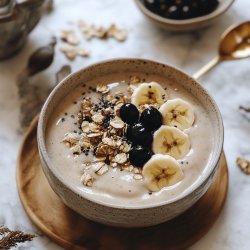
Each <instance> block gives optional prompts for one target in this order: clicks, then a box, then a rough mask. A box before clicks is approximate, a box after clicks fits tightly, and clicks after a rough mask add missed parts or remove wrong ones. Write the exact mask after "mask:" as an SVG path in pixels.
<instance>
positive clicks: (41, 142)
mask: <svg viewBox="0 0 250 250" xmlns="http://www.w3.org/2000/svg"><path fill="white" fill-rule="evenodd" d="M126 61H127V62H129V61H131V62H133V61H138V62H141V63H144V62H147V63H151V64H152V63H153V64H156V65H158V66H165V67H168V68H170V69H171V70H174V71H176V72H178V73H179V74H182V75H185V77H187V78H188V79H190V80H192V81H193V83H194V84H195V85H197V86H198V87H199V88H200V89H201V90H202V91H203V93H204V94H205V95H206V96H207V97H208V99H209V101H210V102H211V103H212V106H213V108H214V109H215V112H216V117H217V120H218V125H219V126H218V128H219V135H220V136H219V137H220V138H219V145H218V146H217V151H215V153H214V157H213V158H214V159H213V160H212V161H211V162H210V163H209V165H208V166H207V168H208V171H206V173H205V174H204V175H202V177H201V178H199V179H198V180H197V181H196V182H195V183H193V185H192V186H191V188H190V187H189V189H188V192H185V191H184V192H183V193H181V194H180V195H178V196H176V197H174V198H173V199H171V200H167V201H159V202H157V203H153V204H143V205H118V204H115V205H114V204H109V203H108V202H104V201H99V200H97V199H92V198H89V197H86V196H85V195H84V192H80V190H79V189H77V188H75V187H73V186H72V185H69V183H67V182H66V181H65V178H64V177H63V176H62V175H60V174H59V173H58V172H57V171H56V169H55V168H53V164H52V161H51V160H50V158H49V156H48V152H47V150H46V140H45V133H46V126H47V123H48V122H47V123H46V124H45V122H44V119H43V118H44V116H45V113H46V111H47V109H48V107H49V104H50V102H51V100H52V99H53V97H54V95H55V93H56V92H57V91H58V89H60V88H61V87H63V86H65V85H67V82H68V79H70V78H72V77H74V76H76V75H78V74H82V72H84V71H87V70H89V69H91V68H94V67H96V66H99V65H102V64H107V63H116V62H126ZM48 120H49V118H48V119H47V121H48ZM37 140H38V149H39V153H40V158H42V160H43V161H44V162H45V164H46V167H47V168H48V169H49V170H50V172H51V173H52V174H53V176H54V177H55V178H56V179H57V180H59V182H61V183H62V184H63V185H64V186H65V187H66V188H67V189H68V190H70V191H71V192H73V193H75V194H76V195H78V196H80V197H81V198H83V199H85V200H88V201H90V202H93V203H96V204H99V205H101V206H105V207H110V208H116V209H128V210H135V209H136V210H140V209H151V208H156V207H161V206H165V205H169V204H172V203H175V202H178V201H180V200H182V199H185V198H186V197H188V196H189V195H190V194H192V193H193V192H195V191H196V190H198V189H199V187H200V186H202V185H203V184H205V183H206V181H207V180H208V179H209V178H210V177H211V176H212V175H213V173H214V170H215V169H216V167H217V166H218V164H219V161H220V157H221V154H222V151H223V143H224V127H223V120H222V116H221V113H220V110H219V108H218V106H217V104H216V102H215V101H214V99H213V98H212V96H211V95H210V94H209V93H208V92H207V90H206V89H205V88H203V87H202V85H201V84H199V83H198V82H197V81H196V80H195V79H194V78H193V77H191V76H189V75H188V74H186V73H184V72H183V71H181V70H180V69H178V68H176V67H173V66H170V65H168V64H165V63H160V62H157V61H154V60H149V59H142V58H114V59H109V60H103V61H98V62H96V63H93V64H91V65H88V66H87V67H84V68H81V69H79V70H77V71H75V72H73V73H71V74H70V75H68V76H67V77H66V78H64V79H63V80H62V81H61V82H60V83H58V84H57V86H56V87H55V88H54V89H53V90H52V92H51V93H50V95H49V96H48V98H47V100H46V102H45V103H44V105H43V107H42V110H41V113H40V115H39V120H38V128H37ZM43 171H44V168H43ZM44 172H45V171H44ZM45 176H46V178H47V179H48V177H47V175H46V173H45Z"/></svg>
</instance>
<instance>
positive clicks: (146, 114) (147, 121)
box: [140, 107, 163, 131]
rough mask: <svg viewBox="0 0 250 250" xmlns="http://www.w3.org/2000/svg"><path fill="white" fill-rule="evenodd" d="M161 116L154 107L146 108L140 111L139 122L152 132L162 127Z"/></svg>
mask: <svg viewBox="0 0 250 250" xmlns="http://www.w3.org/2000/svg"><path fill="white" fill-rule="evenodd" d="M162 120H163V118H162V115H161V113H160V112H159V110H158V109H156V108H154V107H149V108H146V109H144V110H143V111H142V113H141V117H140V122H141V123H142V124H143V125H144V126H145V127H146V128H148V129H149V130H151V131H154V130H156V129H158V128H159V127H160V126H161V125H162Z"/></svg>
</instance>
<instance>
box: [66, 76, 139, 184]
mask: <svg viewBox="0 0 250 250" xmlns="http://www.w3.org/2000/svg"><path fill="white" fill-rule="evenodd" d="M138 81H139V80H138V79H137V80H135V79H131V84H130V85H129V87H128V92H129V91H130V92H132V91H133V90H132V89H131V88H133V85H134V84H138V83H139V82H138ZM95 91H96V92H98V93H100V99H99V101H98V102H93V101H92V100H91V98H90V97H83V100H82V101H81V104H80V110H79V112H78V114H77V125H78V128H79V132H77V131H74V132H69V133H66V134H65V136H64V138H63V142H64V143H65V144H66V145H67V146H68V147H69V148H70V149H71V150H72V153H73V154H74V155H80V154H85V155H86V156H88V155H89V154H91V156H93V157H91V160H90V161H88V162H85V163H83V175H82V177H81V182H82V184H83V185H85V186H92V185H93V183H94V181H95V179H96V178H95V175H97V176H102V175H104V174H105V173H107V172H108V171H109V169H110V168H119V169H120V170H121V171H123V170H124V171H128V172H133V174H134V176H133V177H134V179H135V180H140V179H142V178H143V177H142V175H141V169H139V168H137V167H134V166H132V165H131V164H130V162H129V154H128V153H129V151H130V149H131V143H130V142H129V141H127V139H126V137H125V133H126V130H127V124H125V123H124V122H123V121H122V120H121V118H120V117H119V110H120V108H121V106H122V105H123V104H124V103H128V102H130V97H129V96H127V95H125V94H123V93H121V92H116V93H114V94H110V89H109V87H108V86H107V85H98V86H97V87H96V90H95ZM90 170H91V171H90ZM93 173H94V174H93ZM97 176H96V177H97Z"/></svg>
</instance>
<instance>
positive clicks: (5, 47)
mask: <svg viewBox="0 0 250 250" xmlns="http://www.w3.org/2000/svg"><path fill="white" fill-rule="evenodd" d="M43 2H44V0H21V1H16V0H0V37H1V39H0V60H2V59H5V58H8V57H10V56H12V55H14V54H15V53H16V52H17V51H18V50H20V49H21V48H22V46H23V45H24V43H25V41H26V38H27V36H28V34H29V32H30V31H31V30H32V29H33V28H34V27H35V26H36V24H37V23H38V21H39V19H40V17H41V11H40V10H41V6H42V4H43Z"/></svg>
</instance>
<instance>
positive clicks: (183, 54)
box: [0, 0, 250, 250]
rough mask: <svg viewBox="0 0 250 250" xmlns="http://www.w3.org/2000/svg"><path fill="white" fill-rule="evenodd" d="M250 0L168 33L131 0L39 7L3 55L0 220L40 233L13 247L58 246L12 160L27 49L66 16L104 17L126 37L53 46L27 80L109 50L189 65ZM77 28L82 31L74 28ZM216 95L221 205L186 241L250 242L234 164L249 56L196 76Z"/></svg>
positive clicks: (248, 137)
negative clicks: (77, 48)
mask: <svg viewBox="0 0 250 250" xmlns="http://www.w3.org/2000/svg"><path fill="white" fill-rule="evenodd" d="M249 9H250V1H249V0H237V1H236V2H235V4H234V5H233V6H232V8H231V9H230V10H229V11H228V12H227V13H226V14H225V15H224V16H223V18H221V20H220V21H218V22H217V23H216V24H215V25H213V26H211V27H209V28H207V29H204V30H202V31H199V32H192V33H186V34H176V33H169V32H166V31H163V30H160V29H158V28H156V27H155V26H154V25H153V24H151V23H150V22H148V21H147V20H146V19H145V17H144V16H143V15H142V14H141V13H140V12H139V10H138V9H137V7H136V6H135V3H134V2H133V1H126V0H119V1H118V0H105V1H92V0H85V1H80V0H78V1H75V0H63V1H62V0H57V1H55V8H54V10H53V12H51V13H50V14H44V16H43V18H42V20H41V22H40V23H39V25H38V26H37V27H36V29H35V30H34V31H33V32H32V34H31V35H30V37H29V40H28V42H27V44H26V46H25V47H24V49H23V50H22V51H21V52H20V53H19V54H18V55H16V56H15V57H13V58H11V59H9V60H6V61H3V62H0V171H1V174H0V192H1V195H0V224H4V225H5V226H7V227H9V228H11V229H22V230H24V231H26V232H33V233H36V234H38V237H36V238H35V240H34V241H32V242H31V243H27V244H22V245H20V246H18V247H17V249H36V250H38V249H52V250H56V249H61V248H60V247H59V246H57V245H56V244H54V243H53V242H51V241H50V240H49V239H48V238H47V237H46V236H44V235H42V234H41V233H40V232H39V231H38V229H37V228H36V227H34V226H33V225H32V224H31V222H30V221H29V219H28V217H27V216H26V214H25V212H24V210H23V208H22V206H21V203H20V200H19V197H18V194H17V189H16V182H15V167H16V158H17V152H18V147H19V143H20V140H21V133H20V122H19V115H20V112H19V106H20V100H19V97H18V91H17V86H16V78H17V75H18V74H19V73H20V72H21V71H22V70H23V68H24V67H25V65H26V63H27V59H28V56H29V55H30V54H31V52H32V51H34V50H35V49H36V48H38V47H40V46H43V45H46V44H47V43H48V41H49V40H50V37H51V36H52V35H54V34H57V35H58V34H59V30H60V29H64V28H67V27H71V26H70V25H72V24H69V23H68V21H77V20H78V19H83V20H85V21H87V22H90V23H96V24H104V25H109V24H110V23H112V22H115V23H116V24H117V25H118V26H120V27H124V28H126V29H127V31H128V39H127V40H126V41H125V42H124V43H119V42H117V41H114V40H108V41H100V40H95V39H94V40H92V41H90V42H86V41H84V40H83V42H82V44H83V46H84V47H85V48H86V49H89V50H90V53H91V56H90V57H89V58H80V57H79V58H77V59H76V60H75V61H74V62H69V61H68V60H67V59H66V58H65V56H64V55H63V54H62V53H60V52H59V49H58V45H57V47H56V55H55V59H54V61H53V64H52V65H51V67H49V69H47V70H45V71H43V72H41V73H39V74H38V75H37V76H35V77H33V79H32V84H34V85H35V86H37V88H38V90H39V92H40V93H44V91H46V90H47V89H48V88H49V86H51V84H50V83H55V72H56V71H58V70H59V68H60V67H61V66H62V65H64V64H68V63H70V65H71V67H72V69H73V71H74V70H77V69H79V68H81V67H84V66H86V65H89V64H91V63H93V62H97V61H99V60H104V59H108V58H114V57H140V58H148V59H154V60H158V61H160V62H164V63H168V64H172V65H174V66H177V67H178V68H181V69H182V70H184V71H186V72H187V73H190V74H192V73H194V72H195V71H196V70H198V69H199V68H200V67H201V66H202V65H204V64H205V63H206V62H208V61H209V60H210V59H211V58H212V57H213V56H215V54H216V50H217V47H218V41H219V37H220V34H221V33H222V32H223V31H224V30H225V28H227V27H228V26H229V25H231V24H233V23H238V22H241V21H244V20H247V18H249ZM79 35H80V34H79ZM201 83H202V85H203V86H205V87H206V88H207V89H208V90H209V92H210V93H211V94H212V96H213V97H214V98H215V100H216V101H217V103H218V105H219V107H220V110H221V113H222V116H223V119H224V125H225V153H226V157H227V160H228V165H229V169H230V185H229V193H228V198H227V202H226V205H225V207H224V209H223V211H222V213H221V215H220V217H219V219H218V220H217V221H216V223H215V224H214V226H213V227H212V229H211V230H210V231H209V233H207V235H206V236H204V237H203V238H202V239H201V240H200V241H199V242H197V243H196V244H195V245H194V246H192V247H191V248H190V249H193V250H196V249H197V250H198V249H202V250H206V249H220V250H225V249H232V250H233V249H241V250H248V249H250V237H249V236H250V226H249V222H250V212H249V211H250V210H249V209H250V199H249V194H250V176H247V175H244V174H243V173H241V172H240V170H239V169H238V168H237V167H236V164H235V159H236V157H237V156H238V155H244V156H246V157H249V158H250V116H248V117H247V116H246V115H243V114H242V113H241V112H239V110H238V107H239V105H241V104H243V105H246V106H250V97H249V96H250V95H249V93H250V59H244V60H239V61H233V62H224V63H222V64H221V65H219V66H218V67H217V68H216V69H214V70H213V71H211V72H210V73H209V74H207V75H206V76H205V77H203V78H202V79H201Z"/></svg>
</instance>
